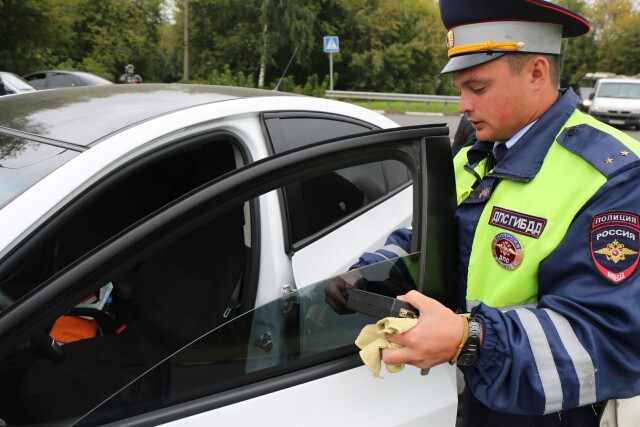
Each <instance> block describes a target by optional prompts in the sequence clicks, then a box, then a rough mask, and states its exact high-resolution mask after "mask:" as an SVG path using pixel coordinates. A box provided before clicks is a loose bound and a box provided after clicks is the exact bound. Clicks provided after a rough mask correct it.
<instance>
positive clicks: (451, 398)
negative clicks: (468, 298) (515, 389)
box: [0, 126, 457, 426]
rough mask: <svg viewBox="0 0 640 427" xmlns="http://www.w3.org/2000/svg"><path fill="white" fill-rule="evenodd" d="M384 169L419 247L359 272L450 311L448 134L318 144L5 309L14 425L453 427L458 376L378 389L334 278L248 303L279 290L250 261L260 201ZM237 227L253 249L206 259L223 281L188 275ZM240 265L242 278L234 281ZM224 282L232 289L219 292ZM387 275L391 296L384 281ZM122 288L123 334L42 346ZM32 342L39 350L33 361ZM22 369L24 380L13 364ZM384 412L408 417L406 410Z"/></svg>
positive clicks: (235, 176) (401, 379)
mask: <svg viewBox="0 0 640 427" xmlns="http://www.w3.org/2000/svg"><path fill="white" fill-rule="evenodd" d="M385 160H394V161H398V162H400V163H402V164H403V165H404V166H405V167H406V168H407V169H408V171H409V173H410V174H411V178H412V183H413V186H412V187H411V188H410V192H411V195H412V203H413V223H412V227H413V239H412V244H413V250H412V253H411V254H409V255H408V256H407V257H405V258H404V259H402V258H400V259H394V260H390V261H388V262H385V263H380V264H375V265H372V266H369V267H366V268H365V269H363V270H362V271H361V272H360V274H361V278H362V279H364V280H367V281H369V282H370V285H371V286H370V289H373V288H375V287H376V286H377V289H380V292H382V293H385V294H387V295H390V296H393V295H395V294H397V293H399V292H402V293H404V292H406V291H407V290H408V289H411V288H412V287H414V288H415V287H417V288H418V289H420V290H421V291H422V292H424V293H426V294H428V295H430V296H432V297H434V298H437V299H439V300H440V301H442V302H443V303H444V304H446V305H448V306H450V307H453V306H454V305H455V301H456V281H455V277H456V273H457V272H456V265H455V259H457V257H456V256H455V246H456V238H455V231H454V230H455V228H454V222H453V221H454V220H453V212H454V208H455V194H454V187H453V171H452V165H451V154H450V148H449V139H448V137H447V130H446V128H442V127H438V126H424V127H412V128H399V129H393V130H385V131H380V132H375V133H372V134H366V135H360V136H353V137H349V138H345V139H341V140H334V141H327V142H322V143H318V144H315V145H312V146H308V147H305V148H303V149H299V150H294V151H290V152H286V153H283V154H281V155H277V156H274V157H271V158H268V159H265V160H262V161H258V162H256V163H252V164H250V165H248V166H246V167H244V168H242V169H239V170H237V171H234V172H232V173H230V174H227V175H224V176H223V177H221V178H219V179H216V180H214V181H212V182H210V183H209V184H206V185H204V186H202V187H201V188H199V189H197V190H195V191H193V192H191V193H189V194H187V195H186V196H184V197H183V198H181V199H179V200H177V201H176V202H174V203H171V204H170V205H168V206H166V207H165V208H164V209H162V210H160V211H158V212H155V213H153V214H151V215H149V216H148V217H146V218H144V219H143V220H141V221H140V222H138V223H137V224H135V225H134V226H132V227H130V228H128V229H126V230H125V231H123V232H122V233H120V234H119V235H117V236H116V237H114V238H113V239H110V240H109V241H107V242H105V243H104V244H102V245H101V246H99V247H98V248H97V249H96V250H94V251H92V252H90V253H89V254H87V255H86V256H84V257H83V258H80V259H79V260H78V261H76V262H74V263H73V264H71V265H70V266H69V267H68V268H66V269H64V270H62V271H61V272H60V273H59V274H57V275H55V276H54V277H52V278H51V279H49V280H47V281H46V282H45V283H43V284H42V285H40V286H38V287H37V288H36V289H34V290H33V291H32V292H30V293H28V294H27V295H25V296H24V297H22V298H21V299H20V300H18V301H15V302H12V303H11V304H10V305H9V306H8V307H6V309H5V310H4V311H3V312H2V313H1V314H0V372H2V373H3V375H4V374H6V375H9V374H8V372H11V377H10V378H9V377H7V380H6V381H5V380H4V379H3V381H2V384H3V387H15V393H14V394H15V401H14V402H11V404H10V405H9V404H4V405H3V406H2V407H1V408H0V411H2V413H0V418H1V419H2V420H3V421H4V422H5V423H6V424H7V425H24V424H37V423H44V424H47V425H56V423H58V424H59V425H91V426H93V425H105V424H109V423H117V424H118V425H131V426H133V425H159V424H163V423H172V424H174V425H196V424H198V425H212V424H214V423H223V422H224V423H231V422H233V423H237V422H238V421H239V420H241V423H243V424H258V423H261V424H265V425H278V426H285V425H291V426H293V425H299V422H300V420H301V419H304V420H305V424H306V425H318V426H326V425H337V424H342V425H347V424H352V423H355V422H358V421H362V416H363V415H362V414H364V413H366V418H367V422H368V424H369V425H380V426H382V425H384V426H387V425H408V423H410V422H415V421H416V420H422V421H424V422H427V421H428V422H430V423H433V424H436V425H447V424H449V425H453V423H454V421H455V413H456V403H457V394H456V384H455V373H454V368H453V367H450V366H441V367H438V368H436V369H433V370H432V373H431V374H430V375H429V376H425V377H420V376H419V375H418V373H417V370H415V369H407V370H406V371H405V372H403V373H401V374H397V375H393V376H392V375H388V378H385V382H384V383H382V382H380V380H377V379H374V378H372V377H371V374H370V373H369V372H368V371H367V370H366V369H365V368H364V367H363V366H362V362H361V361H360V359H359V357H358V349H357V347H356V346H355V345H354V344H353V342H354V341H355V339H356V337H357V334H358V332H359V331H360V330H361V328H362V327H363V326H364V325H366V324H367V323H372V322H374V321H375V319H372V318H368V317H367V316H364V315H361V314H356V313H348V312H344V313H341V312H337V311H336V310H335V309H331V308H330V307H329V306H328V305H327V304H326V301H325V296H324V292H325V289H326V288H327V287H328V286H329V285H330V284H331V282H332V281H331V278H326V279H325V278H323V280H319V281H316V282H315V284H314V285H310V284H308V283H305V285H308V286H304V287H298V286H296V285H295V284H294V286H293V290H292V292H290V293H288V294H285V295H282V296H281V297H279V298H276V299H275V300H273V301H271V302H269V303H267V304H264V305H261V306H260V307H257V308H256V307H254V306H255V301H256V295H257V294H258V293H259V292H260V291H261V289H264V288H268V287H272V288H275V289H279V288H281V287H282V283H271V282H270V281H269V280H268V277H259V276H260V274H258V273H259V272H258V271H253V267H254V266H256V265H262V264H260V263H256V262H255V260H256V259H258V260H260V259H267V260H268V256H269V254H264V253H259V245H257V244H256V243H257V242H256V240H255V237H256V236H258V235H259V233H258V231H259V230H258V229H259V228H260V227H264V226H266V225H265V224H260V223H259V222H256V221H255V218H256V217H257V216H255V215H252V213H251V211H252V203H254V201H255V200H258V199H260V198H261V197H263V196H264V195H265V194H267V193H270V192H273V191H276V190H278V189H279V188H281V187H283V186H285V185H287V184H289V183H293V182H297V181H300V180H304V179H309V178H312V177H315V176H318V175H322V174H327V173H336V172H339V171H340V170H342V169H344V168H348V167H352V166H355V165H360V164H366V163H370V162H379V161H385ZM247 212H250V213H249V214H247ZM248 224H251V227H247V225H248ZM233 227H240V228H238V230H241V231H242V232H240V233H239V236H241V237H240V238H241V239H243V241H244V244H245V246H244V248H243V249H242V250H241V251H239V252H238V253H237V255H236V254H235V253H234V254H232V256H231V257H225V258H224V260H223V262H216V261H219V260H215V259H206V257H204V258H205V259H204V261H202V263H203V264H204V265H208V266H211V268H210V269H211V270H213V273H214V275H213V277H214V278H215V280H213V281H207V280H202V277H200V273H196V272H195V267H194V266H195V265H196V263H198V262H199V260H200V258H203V255H204V251H202V250H200V249H199V248H202V247H205V246H206V245H213V246H215V247H216V248H218V249H220V248H221V247H222V248H223V249H224V248H226V247H229V243H230V242H229V240H228V236H230V235H229V234H228V233H227V232H228V231H229V230H230V229H232V228H233ZM387 231H388V232H391V231H392V230H391V229H389V230H387ZM220 236H225V238H224V239H223V238H221V237H220ZM354 236H357V234H356V235H354ZM326 237H327V239H334V236H330V235H329V234H327V235H326ZM345 238H346V239H347V240H348V239H353V238H354V237H353V236H348V235H347V236H345ZM331 242H332V244H335V245H347V243H348V242H347V241H346V240H345V241H343V242H339V241H336V240H331ZM322 244H325V243H324V242H322ZM203 245H205V246H203ZM225 245H226V246H225ZM309 247H312V246H311V245H309V246H308V248H309ZM196 248H198V249H196ZM374 249H375V248H374ZM228 252H229V251H220V252H216V253H218V254H220V257H223V256H226V255H228ZM301 252H302V251H300V253H301ZM298 255H300V254H295V255H293V256H294V257H296V256H298ZM183 261H184V262H183ZM238 262H240V263H241V264H243V265H244V267H243V268H242V269H240V270H241V273H240V274H229V272H228V271H227V270H228V269H229V268H230V267H229V266H230V265H232V264H233V265H235V264H237V263H238ZM318 262H319V263H322V259H319V260H318ZM345 263H346V261H345ZM398 263H403V264H404V265H409V264H411V265H413V266H415V271H416V275H415V276H413V277H411V278H409V279H406V280H405V279H401V278H399V277H398V276H396V275H395V273H394V272H395V271H396V270H397V269H396V267H397V266H398V265H399V264H398ZM178 264H180V266H179V267H178ZM214 266H215V267H214ZM298 268H301V266H300V265H299V266H298ZM262 271H263V270H260V272H262ZM300 274H303V273H302V272H300ZM331 275H335V272H334V274H331ZM309 277H312V276H309ZM167 278H174V279H175V280H167ZM223 279H224V280H227V281H228V282H229V283H230V284H231V285H230V286H226V287H223V286H222V285H221V283H222V281H223ZM390 279H392V281H393V283H394V287H387V286H386V283H388V282H389V281H390ZM125 283H126V287H127V289H128V294H129V295H131V301H130V306H129V309H130V310H132V312H133V314H132V315H131V316H130V322H129V323H128V324H127V325H126V328H124V329H122V328H118V329H116V330H114V331H112V332H111V333H106V334H104V335H103V336H100V337H96V338H92V339H85V340H80V341H75V342H72V343H69V344H65V345H64V346H63V347H62V348H61V349H58V350H59V352H58V354H52V352H51V351H50V349H47V345H48V344H47V343H46V340H45V342H44V343H43V341H42V339H40V338H42V336H41V334H42V331H44V330H48V329H49V328H50V326H51V324H52V323H53V322H54V321H55V320H56V319H58V318H59V317H60V316H63V315H65V314H68V313H69V312H70V311H71V310H73V309H74V308H76V306H77V304H78V303H80V302H82V301H83V300H84V299H86V296H87V295H89V294H92V293H96V292H99V291H100V290H101V289H104V288H105V286H106V284H110V285H111V286H113V287H114V288H119V287H120V286H124V284H125ZM398 283H399V285H398ZM374 285H375V286H374ZM296 288H301V289H299V290H296ZM223 289H224V290H225V291H224V292H226V294H225V295H220V294H219V292H223ZM230 297H231V298H234V299H236V300H238V301H239V302H240V303H239V306H238V307H237V314H235V317H233V316H227V315H226V314H228V313H227V311H226V310H223V309H224V306H225V304H226V301H228V300H229V298H230ZM221 301H222V305H221V304H220V302H221ZM1 308H5V307H1ZM218 308H222V309H221V310H220V311H221V312H222V311H224V312H225V313H224V314H223V313H217V312H216V310H217V309H218ZM86 314H87V313H86V312H85V313H84V315H86ZM30 346H35V347H36V348H37V349H39V350H41V353H40V354H39V355H35V353H28V356H24V354H25V348H29V347H30ZM60 353H62V354H60ZM19 358H20V359H19ZM17 360H21V361H22V363H21V364H20V370H19V372H16V370H13V371H12V370H11V369H9V368H10V367H11V364H12V363H15V361H17ZM9 379H10V380H11V381H9ZM340 396H342V397H340ZM9 406H11V407H9ZM390 407H395V408H399V407H402V408H403V410H402V411H401V415H400V416H398V413H397V411H389V410H388V408H390ZM392 413H393V414H392ZM391 415H393V417H392V418H390V416H391ZM239 416H240V417H242V418H239Z"/></svg>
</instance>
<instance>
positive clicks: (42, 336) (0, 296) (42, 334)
mask: <svg viewBox="0 0 640 427" xmlns="http://www.w3.org/2000/svg"><path fill="white" fill-rule="evenodd" d="M13 303H14V301H13V298H11V297H10V296H9V295H7V293H6V292H4V291H3V290H2V289H0V313H1V312H3V311H4V310H6V309H8V308H9V307H11V306H12V305H13ZM31 343H32V344H33V346H34V347H35V348H36V349H37V350H38V351H39V352H40V353H42V355H43V356H45V357H46V358H47V359H49V360H51V361H52V362H53V363H60V362H62V360H63V359H64V351H63V350H62V347H61V346H60V345H58V343H56V342H55V341H54V340H53V339H52V338H51V337H50V336H49V334H48V333H47V332H46V331H44V330H39V331H37V332H36V333H35V335H34V336H33V337H32V338H31Z"/></svg>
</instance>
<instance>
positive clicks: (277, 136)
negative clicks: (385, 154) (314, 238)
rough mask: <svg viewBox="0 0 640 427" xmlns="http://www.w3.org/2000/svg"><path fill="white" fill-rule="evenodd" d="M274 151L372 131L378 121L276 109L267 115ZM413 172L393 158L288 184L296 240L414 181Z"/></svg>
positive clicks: (290, 222)
mask: <svg viewBox="0 0 640 427" xmlns="http://www.w3.org/2000/svg"><path fill="white" fill-rule="evenodd" d="M264 119H265V127H266V129H267V134H268V136H269V138H270V141H271V144H272V148H273V150H274V152H276V153H280V152H283V151H287V150H290V149H293V148H298V147H302V146H305V145H309V144H312V143H315V142H319V141H322V140H326V139H332V138H337V137H344V136H348V135H353V134H358V133H366V132H370V131H372V130H373V129H374V127H373V126H372V125H369V124H367V123H364V122H357V121H354V120H351V121H348V120H346V119H345V118H341V117H340V116H331V115H320V114H317V115H313V116H309V117H305V116H303V115H302V114H301V113H273V114H266V115H265V116H264ZM409 181H410V174H409V172H408V170H407V168H406V167H405V166H404V165H403V164H402V163H401V162H398V161H393V160H387V161H384V162H380V163H375V164H367V165H361V166H355V167H352V168H348V169H343V170H341V171H339V172H337V173H331V174H325V175H322V176H318V177H314V178H311V179H308V180H305V181H301V182H299V183H295V184H291V185H287V186H286V187H284V189H283V193H282V194H283V198H284V199H285V206H286V211H285V213H286V218H287V221H288V224H287V228H288V230H289V239H290V242H289V244H290V245H293V244H295V243H298V242H300V241H302V240H304V239H306V238H308V237H309V236H311V235H313V234H315V233H317V232H319V231H321V230H323V229H325V228H327V227H330V226H332V225H334V224H337V223H338V222H340V221H341V220H344V219H345V218H347V217H348V216H349V215H351V214H352V213H354V212H356V211H358V210H360V209H363V208H364V207H365V206H367V205H371V204H373V203H375V202H378V201H380V200H382V199H384V198H385V197H387V196H388V195H389V194H390V193H391V192H393V191H394V190H396V189H397V188H399V187H401V186H403V185H408V183H409Z"/></svg>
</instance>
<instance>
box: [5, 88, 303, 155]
mask: <svg viewBox="0 0 640 427" xmlns="http://www.w3.org/2000/svg"><path fill="white" fill-rule="evenodd" d="M282 95H289V96H291V94H284V93H280V92H274V91H268V90H260V89H250V88H241V87H227V86H213V85H187V84H141V85H108V86H85V87H76V88H68V89H56V90H45V91H38V92H35V93H29V94H28V96H25V97H2V98H0V132H4V133H9V134H12V132H11V130H15V131H19V132H18V134H16V133H14V135H15V136H20V135H19V134H20V133H22V132H26V133H29V134H33V135H38V136H41V137H45V138H49V139H53V140H57V141H63V142H67V143H72V144H76V145H81V146H85V147H88V146H90V145H92V144H93V143H95V142H96V141H99V140H100V139H102V138H104V137H105V136H107V135H110V134H113V133H115V132H118V131H119V130H122V129H124V128H126V127H129V126H131V125H133V124H135V123H139V122H142V121H145V120H149V119H151V118H153V117H157V116H160V115H163V114H167V113H170V112H172V111H177V110H181V109H185V108H189V107H193V106H196V105H202V104H208V103H213V102H222V101H229V100H233V99H239V98H250V97H263V96H282ZM3 98H10V99H3ZM3 128H4V129H3Z"/></svg>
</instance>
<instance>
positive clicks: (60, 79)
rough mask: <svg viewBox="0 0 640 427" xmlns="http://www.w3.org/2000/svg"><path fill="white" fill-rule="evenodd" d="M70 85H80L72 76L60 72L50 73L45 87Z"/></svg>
mask: <svg viewBox="0 0 640 427" xmlns="http://www.w3.org/2000/svg"><path fill="white" fill-rule="evenodd" d="M70 86H81V85H79V84H78V82H76V81H75V79H74V78H73V77H72V76H68V75H66V74H62V73H51V74H50V75H49V78H48V79H47V87H50V88H57V87H70Z"/></svg>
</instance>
